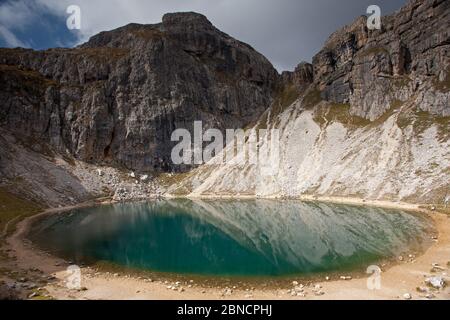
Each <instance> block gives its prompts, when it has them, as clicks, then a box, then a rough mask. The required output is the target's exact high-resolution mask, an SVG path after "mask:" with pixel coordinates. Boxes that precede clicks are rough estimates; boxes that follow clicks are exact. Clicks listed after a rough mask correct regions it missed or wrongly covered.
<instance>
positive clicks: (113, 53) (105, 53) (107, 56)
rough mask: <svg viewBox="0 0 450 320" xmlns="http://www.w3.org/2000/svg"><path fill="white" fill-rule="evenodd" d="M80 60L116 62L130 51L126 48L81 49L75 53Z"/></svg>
mask: <svg viewBox="0 0 450 320" xmlns="http://www.w3.org/2000/svg"><path fill="white" fill-rule="evenodd" d="M74 53H75V55H76V56H77V58H78V59H81V60H83V59H86V58H87V59H90V60H94V61H96V62H110V61H116V60H119V59H120V58H122V57H124V56H126V55H127V54H128V53H129V50H128V49H124V48H109V47H98V48H79V49H76V50H75V51H74Z"/></svg>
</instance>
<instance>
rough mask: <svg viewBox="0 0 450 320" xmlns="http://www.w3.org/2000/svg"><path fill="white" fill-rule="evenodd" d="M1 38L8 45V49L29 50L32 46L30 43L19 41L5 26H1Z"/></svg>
mask: <svg viewBox="0 0 450 320" xmlns="http://www.w3.org/2000/svg"><path fill="white" fill-rule="evenodd" d="M0 37H1V38H3V39H4V41H5V43H6V45H7V46H8V47H12V48H16V47H22V48H29V47H30V45H29V44H28V43H25V42H22V41H21V40H20V39H18V38H17V37H16V36H15V35H14V33H12V32H11V31H9V30H8V29H7V28H5V27H4V26H2V25H0Z"/></svg>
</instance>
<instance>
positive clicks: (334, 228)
mask: <svg viewBox="0 0 450 320" xmlns="http://www.w3.org/2000/svg"><path fill="white" fill-rule="evenodd" d="M431 227H432V225H431V222H430V221H429V220H427V219H425V218H423V217H422V216H419V215H416V214H411V213H407V212H403V211H399V210H384V209H378V208H369V207H355V206H345V205H332V204H326V203H304V202H299V201H269V200H251V201H250V200H249V201H237V200H232V201H231V200H221V201H215V200H214V201H213V200H211V201H203V200H195V201H193V200H185V199H183V200H161V201H155V202H148V203H126V204H115V205H109V206H99V207H93V208H86V209H77V210H73V211H70V212H66V213H60V214H57V215H53V216H50V217H48V218H46V219H43V220H41V221H39V222H38V223H36V224H35V225H34V226H33V228H32V231H31V233H30V238H31V240H33V241H34V242H36V243H37V244H38V245H39V246H40V247H42V248H43V249H46V250H49V251H50V252H52V253H54V254H56V255H61V256H63V257H66V258H68V259H70V260H72V261H74V262H77V263H80V262H95V261H109V262H112V263H116V264H119V265H122V266H126V267H133V268H140V269H145V270H151V271H160V272H175V273H184V274H201V275H221V276H223V275H227V276H230V275H231V276H232V275H236V276H280V275H292V274H299V275H302V274H313V273H317V272H324V271H327V272H330V271H339V270H350V269H355V270H365V268H367V266H369V265H370V264H373V263H374V262H376V261H379V260H381V259H384V258H389V257H393V256H396V255H399V254H401V253H404V252H409V251H411V250H415V251H418V250H421V249H423V248H424V246H425V245H426V243H427V241H425V240H424V239H428V238H429V237H428V236H427V233H428V232H429V230H430V229H431Z"/></svg>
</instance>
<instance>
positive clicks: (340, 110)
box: [314, 103, 371, 128]
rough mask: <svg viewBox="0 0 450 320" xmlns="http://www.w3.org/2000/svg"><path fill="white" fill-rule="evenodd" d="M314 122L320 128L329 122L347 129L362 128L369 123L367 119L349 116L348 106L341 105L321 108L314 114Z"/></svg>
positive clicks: (331, 104) (333, 104)
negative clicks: (338, 123)
mask: <svg viewBox="0 0 450 320" xmlns="http://www.w3.org/2000/svg"><path fill="white" fill-rule="evenodd" d="M314 121H315V122H316V123H318V124H320V125H321V126H323V125H326V124H328V123H331V122H340V123H342V124H343V125H345V126H346V127H349V128H357V127H364V126H367V125H369V124H370V123H371V122H370V121H369V120H367V119H364V118H362V117H358V116H354V115H352V114H350V105H349V104H341V103H330V104H327V105H324V106H321V107H320V108H318V109H317V110H316V111H315V113H314Z"/></svg>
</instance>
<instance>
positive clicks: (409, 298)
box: [403, 293, 412, 300]
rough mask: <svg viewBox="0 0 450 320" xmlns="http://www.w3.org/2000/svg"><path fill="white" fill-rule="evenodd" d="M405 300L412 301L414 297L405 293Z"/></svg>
mask: <svg viewBox="0 0 450 320" xmlns="http://www.w3.org/2000/svg"><path fill="white" fill-rule="evenodd" d="M403 299H405V300H411V299H412V296H411V294H409V293H405V294H404V295H403Z"/></svg>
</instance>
